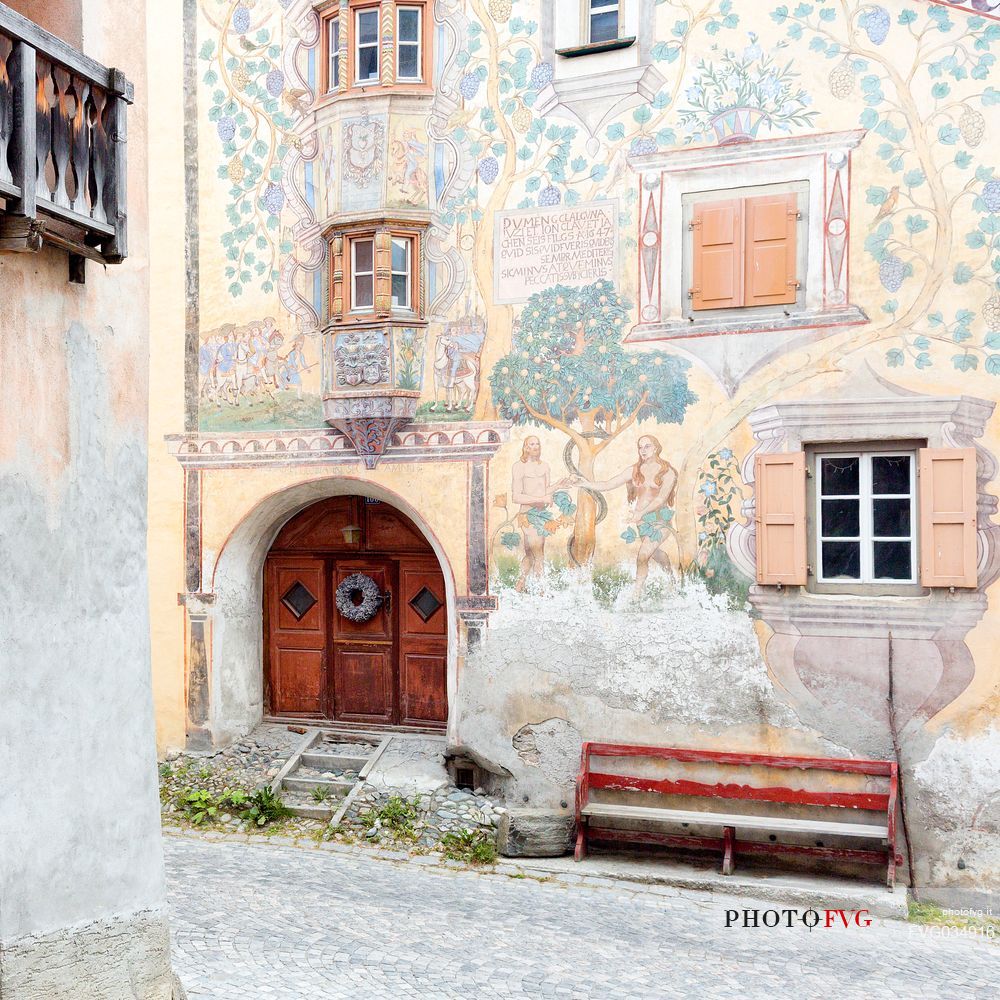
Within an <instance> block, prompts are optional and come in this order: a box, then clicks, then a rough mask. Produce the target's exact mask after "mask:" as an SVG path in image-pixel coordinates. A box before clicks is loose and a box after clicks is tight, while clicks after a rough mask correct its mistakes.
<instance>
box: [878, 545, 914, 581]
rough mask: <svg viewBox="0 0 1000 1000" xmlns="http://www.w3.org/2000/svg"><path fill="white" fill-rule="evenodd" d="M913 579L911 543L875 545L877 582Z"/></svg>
mask: <svg viewBox="0 0 1000 1000" xmlns="http://www.w3.org/2000/svg"><path fill="white" fill-rule="evenodd" d="M912 577H913V573H912V570H911V566H910V543H909V542H876V543H875V579H876V580H910V579H911V578H912Z"/></svg>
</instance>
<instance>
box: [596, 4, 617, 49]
mask: <svg viewBox="0 0 1000 1000" xmlns="http://www.w3.org/2000/svg"><path fill="white" fill-rule="evenodd" d="M617 37H618V12H617V11H608V12H606V13H603V14H592V15H591V17H590V40H591V41H592V42H610V41H613V40H614V39H616V38H617Z"/></svg>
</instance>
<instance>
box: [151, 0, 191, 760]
mask: <svg viewBox="0 0 1000 1000" xmlns="http://www.w3.org/2000/svg"><path fill="white" fill-rule="evenodd" d="M146 26H147V32H148V36H149V38H150V40H151V44H152V47H153V51H154V53H155V57H154V58H151V59H150V66H149V90H150V94H154V95H156V99H155V102H154V107H155V120H154V122H153V123H152V127H151V129H150V137H149V144H150V150H149V152H150V172H149V193H150V198H149V205H150V268H151V271H152V274H153V280H152V282H151V286H150V320H151V321H150V352H149V353H150V360H151V363H150V366H149V367H150V372H149V570H150V572H149V599H150V605H151V609H152V653H153V698H154V701H155V706H156V726H157V744H158V746H159V748H160V751H161V752H162V751H163V750H164V749H166V748H168V747H174V746H183V745H184V609H183V608H181V607H180V606H179V605H178V603H177V595H178V594H179V593H181V592H182V591H183V590H184V589H185V587H184V502H183V501H184V475H183V471H182V469H181V467H180V465H179V464H178V463H177V460H176V459H175V458H173V457H172V456H170V455H169V454H168V453H167V446H166V443H165V441H164V435H166V434H174V433H177V432H178V431H179V430H181V429H182V428H183V426H184V280H185V260H184V157H183V155H182V154H181V151H182V150H183V149H184V117H183V99H184V96H183V95H184V79H183V72H184V59H183V34H182V32H183V24H182V19H181V3H180V0H170V2H168V3H151V4H149V5H148V6H147V8H146Z"/></svg>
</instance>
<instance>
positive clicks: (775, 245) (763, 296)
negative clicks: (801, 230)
mask: <svg viewBox="0 0 1000 1000" xmlns="http://www.w3.org/2000/svg"><path fill="white" fill-rule="evenodd" d="M744 212H745V215H746V227H745V228H746V236H745V240H746V243H745V246H746V252H745V254H744V260H745V275H744V288H745V293H744V305H747V306H769V305H783V304H790V303H794V302H795V299H796V297H797V295H798V277H797V271H798V261H797V246H796V235H797V232H796V231H797V225H798V219H797V215H798V195H797V194H795V192H790V193H788V194H776V195H763V196H762V197H759V198H747V199H746V202H745V208H744Z"/></svg>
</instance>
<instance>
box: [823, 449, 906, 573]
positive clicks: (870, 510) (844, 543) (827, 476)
mask: <svg viewBox="0 0 1000 1000" xmlns="http://www.w3.org/2000/svg"><path fill="white" fill-rule="evenodd" d="M914 472H915V455H914V453H913V452H903V451H898V452H884V453H883V452H854V453H850V452H844V453H835V454H830V453H823V454H818V455H817V456H816V466H815V473H814V474H815V477H816V482H817V483H818V488H817V490H816V503H817V509H816V523H817V524H818V525H819V530H818V532H817V546H818V549H819V551H818V553H817V555H818V573H817V579H818V581H819V582H820V583H848V582H851V583H873V584H886V583H888V584H900V583H915V582H916V534H915V530H914V526H915V524H916V510H915V503H916V490H915V475H914Z"/></svg>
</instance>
